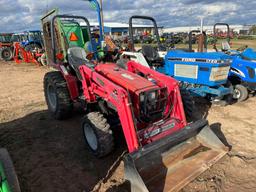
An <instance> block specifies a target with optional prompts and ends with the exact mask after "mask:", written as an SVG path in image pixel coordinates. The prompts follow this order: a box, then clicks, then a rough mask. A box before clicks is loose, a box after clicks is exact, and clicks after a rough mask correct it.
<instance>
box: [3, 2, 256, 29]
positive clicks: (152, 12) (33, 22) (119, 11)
mask: <svg viewBox="0 0 256 192" xmlns="http://www.w3.org/2000/svg"><path fill="white" fill-rule="evenodd" d="M255 7H256V1H249V0H138V1H136V0H103V9H104V20H105V21H109V22H123V23H127V22H128V20H129V17H130V16H132V15H147V16H152V17H154V18H155V19H156V20H157V23H158V25H159V26H163V27H178V26H194V25H200V17H202V16H203V17H204V22H205V25H213V24H214V23H216V22H227V23H229V24H254V23H256V11H255ZM52 8H59V10H60V13H62V14H73V15H82V16H85V17H87V18H88V19H89V21H91V22H96V21H97V15H96V12H95V11H93V10H92V9H91V8H90V6H89V3H88V2H86V1H84V0H39V1H38V0H0V32H21V31H25V30H34V29H40V18H41V16H42V15H43V14H44V13H45V12H46V11H47V10H50V9H52Z"/></svg>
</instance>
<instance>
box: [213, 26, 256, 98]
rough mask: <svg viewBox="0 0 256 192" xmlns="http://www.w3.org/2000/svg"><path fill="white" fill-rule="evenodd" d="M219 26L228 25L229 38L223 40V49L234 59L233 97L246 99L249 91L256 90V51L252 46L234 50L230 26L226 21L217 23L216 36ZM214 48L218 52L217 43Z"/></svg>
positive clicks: (230, 75) (231, 80) (232, 64)
mask: <svg viewBox="0 0 256 192" xmlns="http://www.w3.org/2000/svg"><path fill="white" fill-rule="evenodd" d="M217 26H226V27H227V34H228V35H227V39H226V41H224V42H222V48H221V51H222V52H224V53H226V54H227V55H229V56H230V58H231V59H232V63H231V69H230V72H229V75H228V80H229V81H230V82H231V84H232V85H233V86H234V94H233V97H234V99H236V100H237V101H244V100H246V99H247V98H248V95H249V93H253V92H255V91H256V61H255V60H256V53H255V51H254V50H253V49H251V48H246V49H245V50H243V51H240V50H232V49H231V48H230V28H229V25H228V24H226V23H216V24H215V25H214V36H215V37H216V31H217ZM214 48H215V49H216V51H217V52H218V51H219V50H218V49H217V46H216V44H215V45H214Z"/></svg>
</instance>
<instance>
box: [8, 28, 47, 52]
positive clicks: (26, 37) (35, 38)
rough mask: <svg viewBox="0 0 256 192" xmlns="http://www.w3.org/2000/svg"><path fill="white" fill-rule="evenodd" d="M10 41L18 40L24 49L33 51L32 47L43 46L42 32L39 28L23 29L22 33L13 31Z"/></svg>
mask: <svg viewBox="0 0 256 192" xmlns="http://www.w3.org/2000/svg"><path fill="white" fill-rule="evenodd" d="M12 42H20V44H21V45H22V47H24V48H25V50H26V51H33V50H34V49H42V48H43V39H42V32H41V31H39V30H34V31H25V32H22V33H15V34H14V35H13V36H12Z"/></svg>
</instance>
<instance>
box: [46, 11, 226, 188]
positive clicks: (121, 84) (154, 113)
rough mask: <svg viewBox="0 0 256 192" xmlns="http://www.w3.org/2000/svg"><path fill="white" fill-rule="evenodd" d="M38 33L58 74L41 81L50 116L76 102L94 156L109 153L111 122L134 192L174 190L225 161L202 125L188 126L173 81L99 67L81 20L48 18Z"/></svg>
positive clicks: (131, 67)
mask: <svg viewBox="0 0 256 192" xmlns="http://www.w3.org/2000/svg"><path fill="white" fill-rule="evenodd" d="M80 23H83V26H81V25H80ZM42 28H43V34H44V44H45V49H46V53H47V59H48V64H49V65H50V66H52V67H53V68H55V69H56V70H55V71H52V72H48V73H47V74H46V75H45V78H44V91H45V98H46V102H47V105H48V108H49V111H50V112H51V113H52V115H53V116H54V117H55V118H56V119H65V118H68V117H70V116H71V114H72V108H73V105H74V104H75V103H80V104H81V106H83V107H84V108H85V109H86V111H87V112H86V114H85V117H84V118H83V120H82V129H83V132H84V138H85V141H86V143H87V145H88V147H89V149H90V150H91V152H92V153H93V154H94V155H95V156H97V157H104V156H106V155H108V154H110V153H111V151H112V150H113V148H114V137H113V131H115V130H114V129H113V128H112V126H110V124H109V120H110V119H117V120H118V121H117V122H118V123H117V124H120V126H114V127H120V129H122V131H123V134H124V138H125V140H126V143H127V147H128V151H129V153H128V154H127V155H126V156H125V158H124V164H125V178H126V179H127V180H128V181H130V183H131V191H132V192H148V191H152V192H158V191H166V192H167V191H177V190H180V189H181V188H182V187H184V185H186V184H188V183H189V182H190V181H191V180H193V179H195V178H196V177H197V176H198V175H199V174H200V173H202V172H203V171H205V170H206V169H207V168H209V167H210V166H211V165H212V164H214V163H215V162H216V161H217V160H219V159H220V158H221V157H223V156H224V155H225V154H226V152H227V149H226V147H225V146H224V145H223V144H222V142H221V141H220V140H219V139H218V137H217V136H216V135H215V134H214V133H213V132H212V131H211V129H210V128H209V126H208V124H207V121H205V120H200V121H197V122H195V123H192V124H188V123H187V121H186V117H185V114H184V110H183V104H182V100H181V96H180V91H179V86H178V83H177V81H176V80H174V79H173V78H171V77H168V76H165V75H163V74H160V73H158V72H156V71H154V70H151V69H149V68H146V67H144V66H142V65H140V64H138V63H136V62H134V61H130V62H128V64H127V65H128V67H127V68H128V69H123V68H121V67H119V66H118V65H117V64H115V63H110V62H108V63H106V62H105V63H103V62H101V61H99V59H97V51H94V50H95V49H94V42H95V39H93V38H92V36H91V31H90V24H89V22H88V20H87V19H86V18H84V17H80V16H68V15H54V14H53V12H52V13H49V14H48V15H46V16H44V17H43V18H42ZM104 52H105V53H106V52H107V51H105V50H104Z"/></svg>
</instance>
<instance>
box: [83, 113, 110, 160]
mask: <svg viewBox="0 0 256 192" xmlns="http://www.w3.org/2000/svg"><path fill="white" fill-rule="evenodd" d="M82 128H83V133H84V138H85V141H86V144H87V145H88V146H89V149H90V151H91V152H92V153H93V154H94V155H95V156H96V157H98V158H101V157H104V156H106V155H108V154H109V153H110V152H112V150H113V148H114V137H113V133H112V130H111V129H110V125H109V123H108V122H107V119H106V118H105V117H104V116H103V114H101V113H100V112H90V113H88V114H87V115H86V116H85V117H84V119H83V122H82Z"/></svg>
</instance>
